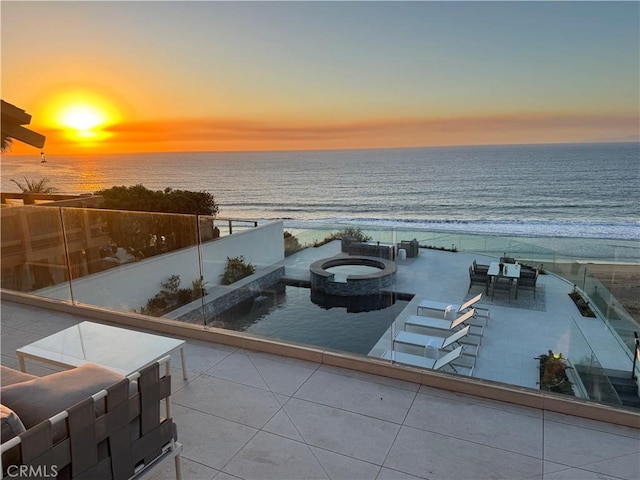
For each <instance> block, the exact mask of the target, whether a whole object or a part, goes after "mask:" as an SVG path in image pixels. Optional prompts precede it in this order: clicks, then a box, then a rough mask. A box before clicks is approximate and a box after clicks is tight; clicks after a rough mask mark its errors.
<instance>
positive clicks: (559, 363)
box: [536, 350, 574, 396]
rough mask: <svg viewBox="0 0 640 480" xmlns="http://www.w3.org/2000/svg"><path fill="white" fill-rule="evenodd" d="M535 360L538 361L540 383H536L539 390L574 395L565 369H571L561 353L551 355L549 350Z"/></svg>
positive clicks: (551, 352)
mask: <svg viewBox="0 0 640 480" xmlns="http://www.w3.org/2000/svg"><path fill="white" fill-rule="evenodd" d="M536 359H538V360H539V361H540V367H539V368H540V381H539V382H538V384H539V385H540V390H545V391H547V392H555V393H562V394H564V395H572V396H573V395H574V393H573V388H572V386H571V382H570V381H569V378H568V377H567V372H566V369H567V368H571V367H570V366H569V365H567V362H566V360H565V359H564V357H563V356H562V353H553V351H552V350H549V353H546V354H542V355H540V356H539V357H536Z"/></svg>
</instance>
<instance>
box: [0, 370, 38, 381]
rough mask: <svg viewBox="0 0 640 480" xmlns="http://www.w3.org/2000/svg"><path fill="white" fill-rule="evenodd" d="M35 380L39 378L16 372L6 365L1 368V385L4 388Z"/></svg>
mask: <svg viewBox="0 0 640 480" xmlns="http://www.w3.org/2000/svg"><path fill="white" fill-rule="evenodd" d="M34 378H38V377H36V376H35V375H30V374H28V373H24V372H20V371H19V370H14V369H13V368H9V367H5V366H4V365H1V366H0V383H1V384H2V385H3V386H6V385H13V384H14V383H20V382H26V381H27V380H33V379H34Z"/></svg>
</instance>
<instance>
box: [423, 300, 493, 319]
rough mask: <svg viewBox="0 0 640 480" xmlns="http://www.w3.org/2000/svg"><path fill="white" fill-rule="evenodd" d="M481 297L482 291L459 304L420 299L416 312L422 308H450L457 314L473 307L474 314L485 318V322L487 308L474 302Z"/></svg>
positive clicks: (487, 315) (442, 309)
mask: <svg viewBox="0 0 640 480" xmlns="http://www.w3.org/2000/svg"><path fill="white" fill-rule="evenodd" d="M481 299H482V293H479V294H478V295H476V296H475V297H473V298H472V299H470V300H468V301H466V302H465V303H463V304H461V305H459V304H451V303H444V302H435V301H433V300H422V301H420V303H418V308H417V312H416V313H417V314H418V315H420V312H421V311H422V310H434V311H436V312H441V313H443V314H444V313H445V312H448V311H450V310H452V311H454V312H456V313H457V314H458V315H459V314H462V313H466V312H467V311H468V310H469V309H471V308H475V310H476V316H480V317H483V318H485V319H486V321H487V323H488V322H489V313H490V312H489V309H488V308H484V307H478V306H476V305H475V304H476V303H478V302H479V301H480V300H481Z"/></svg>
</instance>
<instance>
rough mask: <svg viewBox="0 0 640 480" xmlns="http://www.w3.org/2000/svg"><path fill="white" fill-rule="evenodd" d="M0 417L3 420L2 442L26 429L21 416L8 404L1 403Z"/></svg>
mask: <svg viewBox="0 0 640 480" xmlns="http://www.w3.org/2000/svg"><path fill="white" fill-rule="evenodd" d="M0 419H1V420H2V434H1V435H2V436H1V438H2V443H4V442H6V441H7V440H11V439H12V438H13V437H15V436H16V435H20V434H21V433H24V432H25V431H26V429H25V428H24V425H23V424H22V421H21V420H20V417H18V415H16V412H14V411H13V410H11V409H10V408H9V407H7V406H6V405H1V404H0Z"/></svg>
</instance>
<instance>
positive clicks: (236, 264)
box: [221, 255, 256, 285]
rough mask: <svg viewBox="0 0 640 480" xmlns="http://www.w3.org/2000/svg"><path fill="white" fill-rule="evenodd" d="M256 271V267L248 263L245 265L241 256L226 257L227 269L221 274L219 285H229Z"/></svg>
mask: <svg viewBox="0 0 640 480" xmlns="http://www.w3.org/2000/svg"><path fill="white" fill-rule="evenodd" d="M255 271H256V267H255V266H254V265H252V264H250V263H246V262H245V259H244V257H243V256H242V255H240V256H239V257H234V258H229V257H227V268H225V270H224V273H223V274H222V280H221V283H222V284H223V285H231V284H232V283H234V282H237V281H238V280H240V279H242V278H244V277H248V276H249V275H251V274H252V273H254V272H255Z"/></svg>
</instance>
